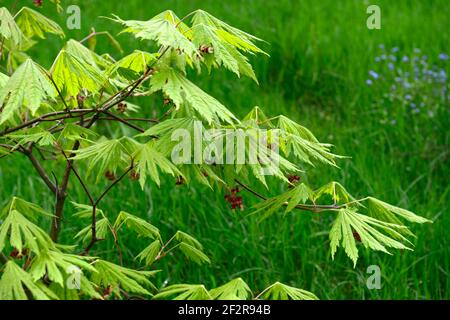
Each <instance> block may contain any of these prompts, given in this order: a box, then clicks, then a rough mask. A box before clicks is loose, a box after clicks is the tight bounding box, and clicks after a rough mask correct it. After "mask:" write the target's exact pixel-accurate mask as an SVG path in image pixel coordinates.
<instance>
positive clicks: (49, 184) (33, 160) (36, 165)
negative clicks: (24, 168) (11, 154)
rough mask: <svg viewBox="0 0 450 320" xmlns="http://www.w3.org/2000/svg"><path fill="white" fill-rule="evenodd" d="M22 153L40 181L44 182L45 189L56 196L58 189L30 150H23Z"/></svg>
mask: <svg viewBox="0 0 450 320" xmlns="http://www.w3.org/2000/svg"><path fill="white" fill-rule="evenodd" d="M23 153H24V154H25V155H26V156H27V157H28V159H30V161H31V164H32V165H33V167H34V168H35V169H36V171H37V173H38V174H39V176H40V177H41V179H42V181H44V183H45V184H46V185H47V187H48V188H49V189H50V191H51V192H53V193H54V194H56V193H57V190H58V187H57V186H56V185H55V184H54V183H53V182H52V180H51V179H50V177H49V176H48V175H47V173H46V172H45V169H44V167H43V166H42V164H41V163H40V162H39V160H38V159H37V158H36V157H35V156H34V155H33V151H32V150H31V149H30V150H26V149H24V151H23Z"/></svg>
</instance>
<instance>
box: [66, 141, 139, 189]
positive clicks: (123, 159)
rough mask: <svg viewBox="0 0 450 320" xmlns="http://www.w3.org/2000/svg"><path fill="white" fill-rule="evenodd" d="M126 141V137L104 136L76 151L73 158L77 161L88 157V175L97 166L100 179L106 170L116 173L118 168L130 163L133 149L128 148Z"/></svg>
mask: <svg viewBox="0 0 450 320" xmlns="http://www.w3.org/2000/svg"><path fill="white" fill-rule="evenodd" d="M124 141H125V139H111V140H107V139H105V138H102V139H100V140H99V141H97V142H95V143H93V144H92V145H90V146H88V147H85V148H81V149H79V150H76V151H74V153H75V154H76V155H75V157H73V158H72V159H73V160H75V161H79V160H85V159H87V160H88V161H89V164H88V175H89V174H90V173H91V172H92V170H94V168H95V169H96V171H97V180H98V179H99V178H100V177H101V176H102V175H104V174H105V172H106V171H111V172H113V173H115V172H116V171H117V168H119V167H120V166H124V165H127V164H128V163H127V161H128V160H130V159H131V151H130V150H128V149H127V147H126V145H125V144H124V143H123V142H124Z"/></svg>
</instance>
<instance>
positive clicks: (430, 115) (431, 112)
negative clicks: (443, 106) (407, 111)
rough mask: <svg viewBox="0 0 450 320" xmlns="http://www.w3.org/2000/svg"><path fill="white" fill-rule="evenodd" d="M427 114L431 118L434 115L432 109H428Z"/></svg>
mask: <svg viewBox="0 0 450 320" xmlns="http://www.w3.org/2000/svg"><path fill="white" fill-rule="evenodd" d="M428 116H429V117H430V118H433V117H434V113H433V111H431V110H430V111H428Z"/></svg>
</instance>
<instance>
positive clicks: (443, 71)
mask: <svg viewBox="0 0 450 320" xmlns="http://www.w3.org/2000/svg"><path fill="white" fill-rule="evenodd" d="M439 77H441V79H447V73H445V70H444V69H441V70H440V71H439Z"/></svg>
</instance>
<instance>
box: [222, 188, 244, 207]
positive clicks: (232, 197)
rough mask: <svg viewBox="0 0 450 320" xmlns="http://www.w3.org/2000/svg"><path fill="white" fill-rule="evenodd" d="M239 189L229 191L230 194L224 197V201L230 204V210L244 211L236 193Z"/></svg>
mask: <svg viewBox="0 0 450 320" xmlns="http://www.w3.org/2000/svg"><path fill="white" fill-rule="evenodd" d="M240 191H241V190H239V188H237V187H236V188H234V189H231V190H230V192H231V194H227V195H225V200H226V201H227V202H228V203H229V204H231V209H233V210H235V209H237V208H239V209H241V210H244V204H243V202H242V197H241V196H238V195H237V193H238V192H240Z"/></svg>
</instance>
